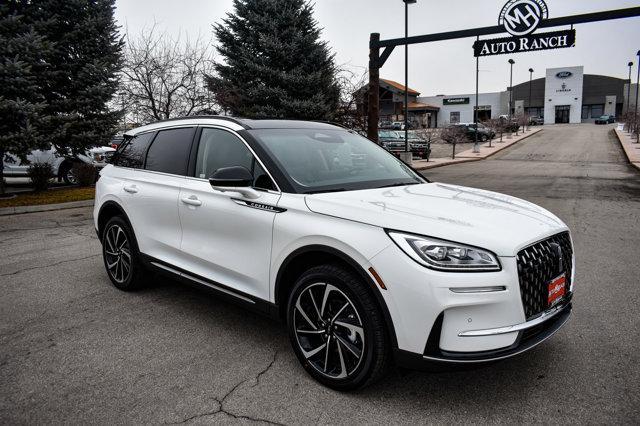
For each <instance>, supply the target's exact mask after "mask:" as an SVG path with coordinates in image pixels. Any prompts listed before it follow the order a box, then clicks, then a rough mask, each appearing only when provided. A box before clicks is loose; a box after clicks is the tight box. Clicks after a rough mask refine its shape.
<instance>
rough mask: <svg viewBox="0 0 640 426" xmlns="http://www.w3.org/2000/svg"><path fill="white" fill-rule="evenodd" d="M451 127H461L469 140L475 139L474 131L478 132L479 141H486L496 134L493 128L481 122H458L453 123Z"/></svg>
mask: <svg viewBox="0 0 640 426" xmlns="http://www.w3.org/2000/svg"><path fill="white" fill-rule="evenodd" d="M453 127H457V128H459V129H461V130H462V131H463V132H464V133H465V135H466V136H467V138H468V139H469V140H470V141H475V140H476V131H477V133H478V141H480V142H486V141H488V140H489V139H491V138H494V137H495V135H496V134H495V132H494V131H493V130H491V129H489V128H488V127H486V126H485V125H484V124H482V123H478V124H477V125H476V124H474V123H459V124H454V125H453ZM476 129H477V130H476Z"/></svg>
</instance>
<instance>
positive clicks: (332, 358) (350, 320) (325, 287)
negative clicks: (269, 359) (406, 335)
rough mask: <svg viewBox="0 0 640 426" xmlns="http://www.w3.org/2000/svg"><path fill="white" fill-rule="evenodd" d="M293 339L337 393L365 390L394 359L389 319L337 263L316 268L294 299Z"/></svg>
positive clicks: (306, 363)
mask: <svg viewBox="0 0 640 426" xmlns="http://www.w3.org/2000/svg"><path fill="white" fill-rule="evenodd" d="M287 326H288V329H289V338H290V340H291V344H292V346H293V349H294V351H295V353H296V356H297V357H298V359H299V360H300V362H301V363H302V365H303V367H304V368H305V370H307V372H308V373H309V374H310V375H311V376H312V377H314V378H315V379H316V380H318V381H319V382H320V383H322V384H324V385H326V386H329V387H331V388H334V389H337V390H351V389H357V388H361V387H364V386H366V385H368V384H370V383H372V382H374V381H376V380H377V379H379V378H380V377H382V376H383V374H384V372H385V370H386V367H387V364H388V360H389V344H388V338H387V333H386V329H385V326H384V319H383V316H382V314H381V312H380V308H379V307H378V306H377V303H376V300H375V299H374V296H373V295H372V294H371V292H370V290H369V288H367V284H366V283H364V282H363V280H362V279H360V278H359V277H357V276H356V275H355V274H353V273H352V272H350V271H348V270H346V269H344V268H342V267H341V266H338V265H322V266H317V267H314V268H311V269H310V270H308V271H307V272H306V273H304V274H303V275H302V276H301V277H300V278H299V279H298V280H297V282H296V284H295V286H294V289H293V291H292V292H291V294H290V297H289V303H288V314H287Z"/></svg>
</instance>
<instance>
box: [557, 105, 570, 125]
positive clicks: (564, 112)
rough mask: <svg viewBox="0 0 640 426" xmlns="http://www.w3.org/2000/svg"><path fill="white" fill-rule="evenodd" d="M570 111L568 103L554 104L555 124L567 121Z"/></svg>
mask: <svg viewBox="0 0 640 426" xmlns="http://www.w3.org/2000/svg"><path fill="white" fill-rule="evenodd" d="M570 111H571V106H570V105H558V106H556V124H562V123H568V122H569V113H570Z"/></svg>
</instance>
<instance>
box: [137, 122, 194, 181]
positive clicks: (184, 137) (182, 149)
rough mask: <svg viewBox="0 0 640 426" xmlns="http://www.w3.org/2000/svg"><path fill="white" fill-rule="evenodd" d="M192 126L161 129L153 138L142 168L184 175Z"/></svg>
mask: <svg viewBox="0 0 640 426" xmlns="http://www.w3.org/2000/svg"><path fill="white" fill-rule="evenodd" d="M194 131H195V128H194V127H188V128H182V129H169V130H161V131H159V132H158V136H156V138H155V139H154V140H153V143H152V144H151V147H150V148H149V152H148V153H147V161H146V162H145V165H144V168H145V169H147V170H153V171H156V172H163V173H171V174H173V175H182V176H186V174H187V164H188V163H189V152H190V151H191V141H192V140H193V133H194Z"/></svg>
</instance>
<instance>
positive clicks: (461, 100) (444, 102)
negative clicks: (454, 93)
mask: <svg viewBox="0 0 640 426" xmlns="http://www.w3.org/2000/svg"><path fill="white" fill-rule="evenodd" d="M468 103H469V98H446V99H443V100H442V105H466V104H468Z"/></svg>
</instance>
